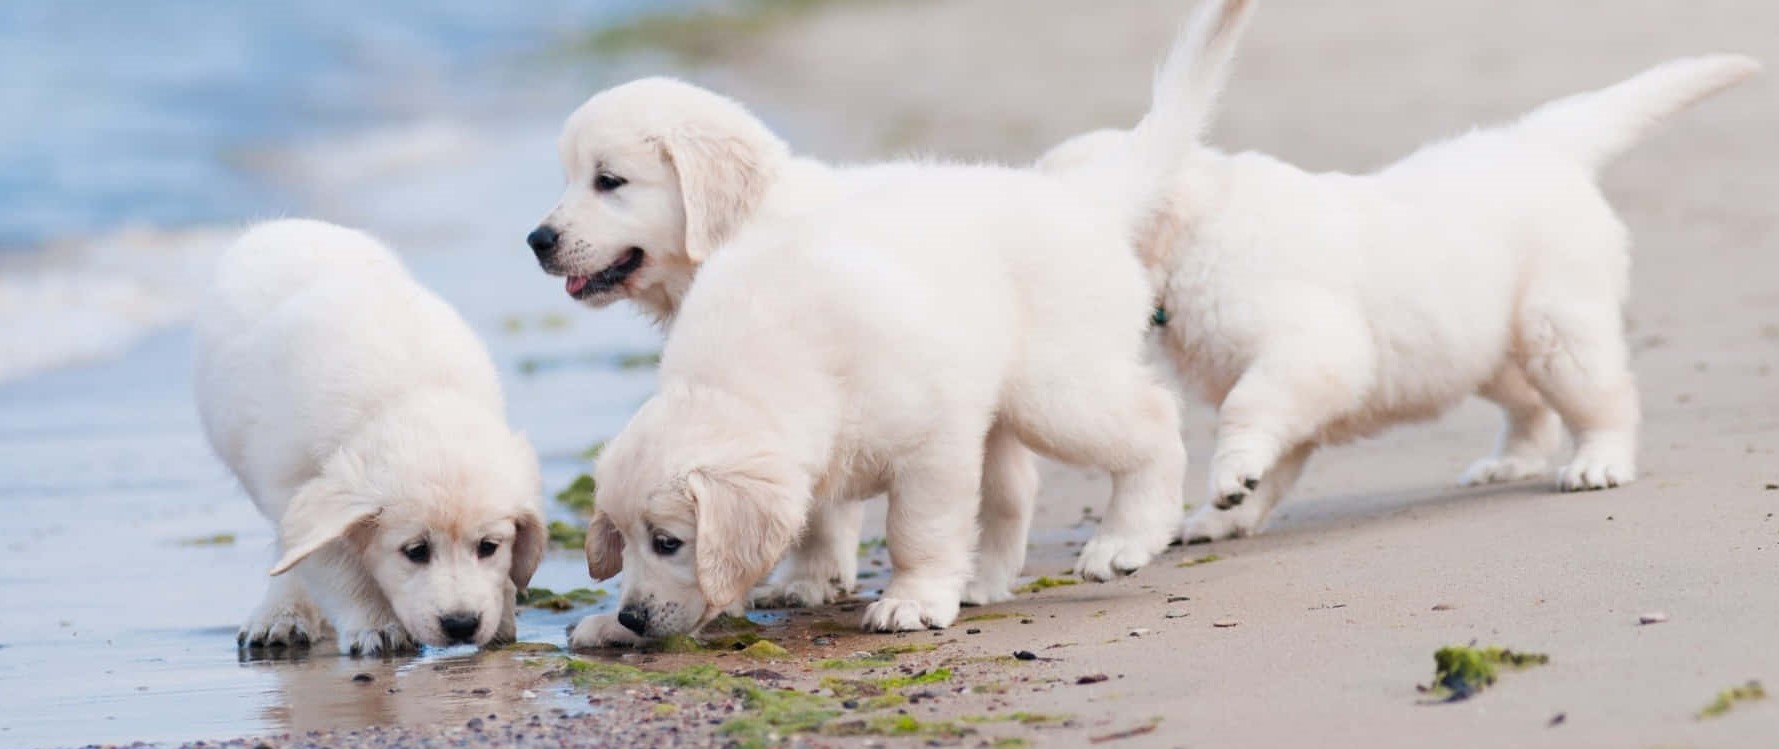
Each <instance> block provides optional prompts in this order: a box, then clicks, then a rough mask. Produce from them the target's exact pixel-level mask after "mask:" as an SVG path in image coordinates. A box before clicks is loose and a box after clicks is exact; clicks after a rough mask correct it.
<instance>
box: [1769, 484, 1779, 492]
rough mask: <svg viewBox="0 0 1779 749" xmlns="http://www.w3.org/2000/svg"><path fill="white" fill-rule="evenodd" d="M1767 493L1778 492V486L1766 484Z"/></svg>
mask: <svg viewBox="0 0 1779 749" xmlns="http://www.w3.org/2000/svg"><path fill="white" fill-rule="evenodd" d="M1767 491H1770V492H1771V491H1779V484H1767Z"/></svg>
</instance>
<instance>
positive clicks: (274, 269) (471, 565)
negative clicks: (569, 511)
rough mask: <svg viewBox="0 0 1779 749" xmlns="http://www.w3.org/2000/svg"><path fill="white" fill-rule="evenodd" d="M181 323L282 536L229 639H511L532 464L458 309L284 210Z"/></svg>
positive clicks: (394, 642) (220, 423)
mask: <svg viewBox="0 0 1779 749" xmlns="http://www.w3.org/2000/svg"><path fill="white" fill-rule="evenodd" d="M197 320H198V323H197V371H196V395H197V404H198V410H199V414H200V415H201V416H202V418H203V422H204V430H205V432H206V434H207V435H208V436H209V438H210V444H211V446H212V448H214V450H215V451H216V454H217V455H218V456H219V457H220V458H221V459H222V460H223V462H224V463H226V464H227V465H228V467H229V468H230V469H231V470H233V471H234V473H235V476H236V477H238V478H239V479H240V481H241V485H242V486H243V487H245V488H246V490H247V493H248V494H249V495H251V496H252V497H253V501H254V503H255V504H256V505H258V506H259V509H260V511H261V512H262V513H264V514H265V516H266V518H267V519H268V520H270V521H272V522H273V523H274V524H276V525H277V526H278V531H279V542H278V548H279V552H280V557H281V558H280V559H279V560H278V562H277V564H276V565H275V566H273V568H272V575H273V578H272V581H271V585H270V588H269V589H268V590H267V592H266V597H265V600H264V602H263V603H261V604H260V605H259V607H258V608H257V609H256V610H255V611H254V612H253V615H252V616H251V617H250V618H249V619H248V621H247V624H246V625H245V626H243V627H242V628H241V632H240V637H239V640H240V643H241V644H242V646H244V647H260V646H274V647H275V646H285V645H289V646H301V645H306V644H308V643H309V642H310V640H311V639H316V638H319V637H322V636H323V635H324V634H325V633H326V632H327V631H328V629H329V628H331V629H332V630H333V631H334V632H336V633H337V635H338V641H339V646H340V650H341V651H342V652H348V653H352V654H355V655H357V654H364V655H370V654H375V653H380V652H387V651H393V650H403V649H410V648H413V647H414V646H415V645H416V644H426V645H439V646H443V645H449V644H455V643H461V642H472V643H475V644H477V645H482V644H486V643H488V642H490V641H493V640H497V639H500V640H510V639H511V638H512V637H513V633H514V632H513V627H514V622H513V615H514V611H513V604H514V594H515V593H516V591H517V590H518V589H521V588H523V587H524V586H525V584H526V583H527V582H529V581H530V579H531V575H532V572H533V571H535V570H536V569H537V564H538V561H539V559H540V558H541V555H542V553H543V548H544V543H545V537H544V530H543V526H542V508H541V499H540V492H539V484H538V469H537V458H536V456H535V454H534V453H533V451H532V449H531V446H530V445H529V444H528V443H527V442H526V441H525V439H524V438H523V437H522V436H520V435H518V434H515V433H514V432H512V431H511V430H510V429H508V427H507V425H506V419H505V406H504V404H503V401H502V398H501V392H500V383H499V381H498V379H497V377H496V374H495V369H494V365H493V363H492V362H491V361H490V360H489V358H488V354H487V352H486V351H485V350H484V349H483V347H482V344H481V342H480V341H478V340H477V339H476V337H475V335H474V334H473V333H472V332H471V331H470V329H469V327H468V326H467V325H465V324H464V322H463V320H462V318H460V317H459V316H458V315H457V313H456V312H455V311H453V310H452V309H451V308H450V307H449V306H448V305H446V304H445V303H444V302H443V301H441V300H440V299H439V298H438V297H436V296H434V295H433V294H432V293H431V292H429V291H427V290H426V289H425V288H423V287H421V286H420V285H419V284H418V283H416V282H415V281H414V280H413V279H412V278H411V277H409V275H408V273H407V271H406V270H404V269H403V268H402V265H401V262H400V261H399V260H398V259H397V258H396V257H395V255H394V254H393V253H391V252H390V251H389V250H388V249H386V248H384V247H383V246H382V245H380V244H379V243H377V241H376V240H374V239H372V238H370V237H368V236H366V235H364V234H361V233H359V232H356V231H351V230H348V229H343V228H340V227H337V226H332V225H329V224H325V223H321V222H317V221H298V220H290V221H274V222H270V223H265V224H261V225H259V226H256V227H254V228H252V229H250V230H249V231H248V232H247V233H246V234H244V235H243V236H242V237H241V239H240V240H239V241H238V242H237V243H236V244H235V245H234V247H232V248H231V249H230V250H229V251H228V252H227V253H225V254H224V255H223V257H222V259H221V261H220V262H219V264H218V266H217V269H216V276H215V281H214V284H213V288H212V290H211V294H210V297H209V299H208V300H206V302H205V304H204V307H203V309H202V312H201V314H199V315H198V316H197ZM420 545H424V546H425V547H426V554H425V555H424V556H425V561H424V562H417V561H415V559H411V558H410V555H414V556H416V557H418V556H420V555H417V554H415V552H416V551H417V549H418V547H419V546H420ZM287 573H288V574H287ZM452 630H455V631H452Z"/></svg>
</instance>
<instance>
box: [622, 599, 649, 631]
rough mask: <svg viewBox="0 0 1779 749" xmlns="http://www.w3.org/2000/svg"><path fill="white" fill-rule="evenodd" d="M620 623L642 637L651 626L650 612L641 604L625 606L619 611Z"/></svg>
mask: <svg viewBox="0 0 1779 749" xmlns="http://www.w3.org/2000/svg"><path fill="white" fill-rule="evenodd" d="M618 623H619V624H622V625H624V628H625V629H628V630H630V631H632V632H635V633H636V636H637V637H641V636H643V633H644V632H647V631H648V628H649V612H648V610H647V609H644V608H643V607H641V606H625V607H624V608H623V610H622V611H619V612H618Z"/></svg>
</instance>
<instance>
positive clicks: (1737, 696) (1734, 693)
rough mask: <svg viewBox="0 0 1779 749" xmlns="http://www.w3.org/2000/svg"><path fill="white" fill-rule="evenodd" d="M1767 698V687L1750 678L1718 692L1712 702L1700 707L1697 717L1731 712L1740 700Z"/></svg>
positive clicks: (1709, 716) (1712, 716)
mask: <svg viewBox="0 0 1779 749" xmlns="http://www.w3.org/2000/svg"><path fill="white" fill-rule="evenodd" d="M1766 698H1767V690H1766V688H1765V687H1763V686H1761V684H1760V682H1758V681H1754V680H1749V682H1748V683H1747V684H1743V685H1741V686H1736V687H1730V688H1729V689H1725V690H1723V691H1721V692H1718V693H1717V698H1716V699H1713V700H1711V704H1709V705H1706V706H1705V707H1704V708H1702V709H1700V710H1699V713H1698V715H1697V716H1695V717H1697V718H1698V719H1699V720H1704V719H1706V718H1715V717H1717V716H1719V715H1723V714H1724V713H1727V712H1729V711H1730V708H1733V707H1735V706H1736V703H1738V702H1750V701H1753V700H1764V699H1766Z"/></svg>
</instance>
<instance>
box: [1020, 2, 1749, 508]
mask: <svg viewBox="0 0 1779 749" xmlns="http://www.w3.org/2000/svg"><path fill="white" fill-rule="evenodd" d="M1228 4H1229V5H1232V6H1237V7H1238V8H1239V7H1241V6H1244V5H1246V4H1247V3H1246V2H1244V0H1228ZM1238 15H1245V14H1244V13H1240V12H1238ZM1232 54H1233V45H1232V46H1231V47H1228V48H1225V49H1223V50H1222V52H1221V58H1222V60H1227V58H1228V57H1229V56H1230V55H1232ZM1220 62H1221V61H1220ZM1223 67H1224V66H1223V65H1222V64H1212V65H1206V66H1205V67H1204V68H1203V71H1204V73H1205V74H1206V75H1205V76H1204V77H1202V78H1201V79H1199V80H1198V81H1197V88H1196V90H1195V92H1194V93H1193V94H1192V95H1193V97H1194V98H1197V99H1199V100H1201V101H1204V102H1206V103H1207V106H1202V107H1198V108H1197V111H1200V112H1206V113H1208V111H1209V107H1208V103H1209V102H1210V101H1211V100H1212V99H1213V98H1214V97H1215V95H1216V93H1217V91H1218V89H1219V88H1220V87H1221V85H1222V83H1223V74H1222V72H1221V69H1222V68H1223ZM1758 69H1759V65H1758V64H1757V63H1755V62H1754V61H1753V60H1750V59H1748V58H1745V57H1739V56H1734V55H1715V56H1706V57H1697V58H1689V59H1683V60H1676V61H1673V62H1669V63H1666V64H1663V65H1659V66H1656V67H1654V68H1652V69H1650V70H1648V71H1646V72H1644V73H1643V74H1641V75H1638V76H1635V77H1633V78H1631V79H1629V80H1626V81H1624V82H1622V83H1619V84H1617V85H1614V86H1610V87H1608V88H1605V89H1601V90H1599V91H1594V92H1589V93H1583V94H1577V95H1574V96H1569V97H1566V98H1562V99H1558V100H1556V101H1553V102H1550V103H1548V104H1545V105H1544V106H1541V107H1538V108H1537V109H1534V110H1533V111H1532V112H1530V113H1529V114H1526V115H1525V116H1523V117H1521V118H1520V119H1519V120H1518V121H1516V122H1514V123H1511V124H1508V125H1505V126H1501V127H1495V128H1489V129H1481V130H1475V131H1472V132H1470V133H1467V134H1465V135H1462V136H1459V137H1456V138H1452V139H1449V140H1446V141H1443V142H1440V143H1435V144H1433V145H1429V146H1426V147H1424V148H1422V149H1420V150H1419V151H1416V152H1415V153H1414V154H1413V155H1410V156H1409V157H1407V158H1405V159H1403V160H1401V161H1398V162H1396V163H1395V164H1392V165H1390V166H1388V167H1386V168H1384V169H1383V170H1381V171H1378V172H1375V173H1371V174H1363V175H1346V174H1310V173H1307V172H1304V171H1303V170H1301V169H1297V168H1295V167H1292V166H1290V165H1288V164H1284V163H1282V162H1280V161H1278V160H1277V159H1274V158H1271V157H1268V156H1265V155H1262V154H1255V153H1242V154H1235V155H1227V154H1223V153H1219V152H1217V151H1216V150H1214V149H1212V148H1209V147H1205V146H1199V145H1197V143H1196V139H1195V142H1194V144H1193V147H1192V148H1190V149H1189V150H1188V153H1187V156H1186V159H1185V163H1184V168H1183V170H1182V171H1181V173H1180V175H1179V179H1178V181H1177V183H1176V184H1175V186H1174V188H1173V189H1172V196H1171V198H1170V200H1169V201H1168V203H1167V205H1166V207H1165V208H1164V209H1163V210H1161V211H1160V212H1158V213H1157V214H1156V215H1154V216H1151V217H1149V219H1148V220H1146V221H1145V222H1143V224H1141V227H1142V231H1143V232H1144V234H1145V235H1146V236H1145V237H1144V238H1143V239H1142V240H1141V245H1142V248H1143V254H1144V258H1145V264H1146V265H1147V266H1148V268H1149V273H1150V281H1151V285H1152V287H1153V292H1154V294H1155V296H1156V299H1157V300H1158V303H1159V306H1160V308H1161V309H1162V310H1165V313H1166V314H1165V317H1163V318H1161V319H1165V320H1166V324H1165V326H1164V327H1163V329H1162V331H1161V337H1162V339H1163V340H1164V342H1165V349H1166V351H1167V352H1168V354H1169V355H1170V356H1171V358H1172V359H1173V361H1174V364H1175V365H1176V366H1177V367H1178V369H1179V372H1180V375H1181V378H1182V379H1183V380H1184V381H1185V382H1187V383H1189V384H1190V385H1192V386H1195V387H1196V388H1197V389H1198V391H1199V394H1200V395H1201V396H1202V397H1203V398H1204V399H1205V400H1206V401H1208V402H1210V403H1213V404H1216V405H1217V407H1218V420H1219V423H1218V428H1217V448H1216V453H1215V455H1214V457H1213V458H1212V463H1211V467H1210V474H1211V491H1212V499H1213V502H1212V503H1210V504H1207V505H1206V506H1205V507H1204V508H1202V509H1201V510H1200V511H1199V512H1197V513H1195V514H1194V515H1193V516H1192V517H1191V518H1190V519H1188V521H1187V524H1186V526H1185V527H1184V529H1183V534H1184V536H1185V537H1186V539H1187V540H1189V541H1193V540H1214V539H1220V538H1228V537H1233V536H1242V535H1246V534H1249V533H1254V532H1257V531H1259V530H1260V529H1261V528H1262V527H1263V526H1264V524H1265V522H1266V519H1267V516H1268V514H1269V513H1270V512H1271V511H1272V508H1273V507H1274V505H1276V504H1277V502H1278V501H1279V499H1280V498H1281V497H1282V496H1283V495H1284V494H1285V493H1286V492H1287V491H1289V490H1290V488H1291V486H1292V484H1293V483H1295V482H1296V480H1297V478H1298V475H1299V474H1300V473H1301V472H1302V470H1303V466H1304V462H1305V461H1306V460H1307V459H1308V458H1309V455H1310V453H1311V452H1312V451H1314V450H1315V448H1316V447H1317V446H1319V445H1323V444H1330V443H1339V442H1342V441H1346V440H1351V439H1355V438H1358V437H1362V436H1366V435H1370V434H1374V433H1376V432H1378V431H1380V430H1382V429H1384V428H1386V427H1388V426H1390V425H1393V424H1398V423H1403V422H1408V421H1414V420H1421V419H1428V418H1432V417H1434V416H1437V415H1438V414H1440V413H1441V412H1443V411H1445V410H1446V409H1448V408H1450V407H1451V406H1453V405H1455V404H1456V403H1458V402H1459V401H1461V400H1463V399H1464V398H1465V397H1466V396H1469V395H1471V394H1473V393H1474V394H1480V395H1482V396H1483V397H1485V398H1487V399H1489V400H1491V401H1494V402H1495V403H1497V404H1499V405H1500V406H1501V407H1502V409H1503V411H1504V412H1505V414H1506V422H1507V424H1506V428H1505V429H1504V430H1503V432H1502V434H1501V437H1500V441H1499V444H1498V446H1497V448H1496V450H1495V452H1494V454H1492V455H1489V456H1487V457H1484V458H1482V459H1480V460H1478V461H1476V462H1475V463H1474V464H1472V466H1471V467H1470V469H1469V470H1468V471H1467V472H1465V474H1464V475H1463V476H1462V477H1461V479H1460V481H1461V482H1462V483H1465V484H1480V483H1487V482H1495V481H1513V480H1519V479H1525V478H1531V477H1534V476H1540V475H1544V474H1545V473H1546V472H1547V462H1546V461H1547V460H1548V459H1549V457H1550V455H1551V453H1553V452H1555V450H1556V449H1557V447H1558V445H1559V443H1560V441H1561V439H1562V431H1563V429H1564V428H1565V427H1566V428H1567V430H1568V432H1569V433H1570V434H1571V435H1572V436H1573V438H1574V442H1575V454H1574V456H1573V457H1572V458H1571V459H1570V461H1569V462H1568V464H1567V465H1565V466H1563V467H1562V468H1561V469H1560V470H1559V471H1558V472H1557V485H1558V487H1560V488H1561V489H1563V490H1565V491H1574V490H1588V489H1604V488H1608V487H1613V486H1618V485H1620V484H1624V483H1627V482H1629V481H1632V480H1633V479H1634V478H1635V477H1636V474H1637V468H1636V443H1637V424H1638V411H1639V409H1638V398H1637V389H1636V386H1635V383H1634V382H1633V379H1632V376H1631V372H1630V369H1629V366H1628V362H1627V359H1628V354H1627V349H1626V345H1625V340H1624V318H1623V313H1622V308H1623V305H1624V302H1625V298H1626V295H1627V285H1628V281H1629V278H1628V277H1629V266H1630V256H1629V254H1628V252H1627V251H1626V248H1627V246H1628V245H1629V236H1628V233H1627V231H1626V229H1625V226H1624V223H1623V222H1621V221H1620V220H1619V219H1618V217H1617V216H1616V215H1615V214H1614V213H1613V210H1612V207H1611V205H1609V204H1608V203H1607V201H1606V197H1605V196H1604V195H1603V194H1602V193H1601V191H1600V188H1599V186H1598V184H1597V174H1598V173H1599V171H1600V169H1601V168H1602V167H1603V166H1605V164H1606V163H1607V162H1608V161H1609V160H1611V159H1612V158H1613V157H1614V156H1617V155H1618V154H1620V153H1622V152H1623V151H1625V150H1626V149H1628V148H1630V147H1631V146H1632V145H1633V144H1635V143H1636V142H1637V140H1638V139H1639V138H1641V137H1642V136H1643V135H1644V134H1645V133H1646V132H1647V131H1648V130H1649V129H1650V128H1651V127H1653V126H1654V125H1655V124H1656V123H1657V122H1659V121H1660V120H1661V119H1663V118H1664V117H1666V116H1668V115H1670V114H1673V113H1675V112H1678V111H1680V110H1682V109H1685V108H1686V107H1688V106H1689V105H1692V104H1694V103H1696V102H1698V101H1699V100H1701V99H1703V98H1705V97H1707V96H1709V95H1711V94H1713V93H1715V92H1717V91H1720V90H1722V89H1724V88H1727V87H1729V86H1731V85H1734V84H1735V83H1737V82H1739V81H1741V80H1743V79H1745V78H1748V77H1749V76H1751V75H1753V74H1754V73H1755V71H1756V70H1758ZM1136 140H1137V138H1136V135H1135V134H1132V133H1127V132H1121V131H1101V132H1097V133H1091V134H1088V135H1084V136H1080V137H1078V138H1076V139H1074V140H1071V141H1068V142H1065V143H1063V144H1062V145H1059V146H1057V147H1056V148H1055V149H1053V150H1052V151H1051V152H1050V153H1049V154H1047V155H1045V157H1044V158H1043V159H1042V161H1041V162H1040V165H1041V168H1044V169H1045V170H1047V171H1050V172H1052V173H1056V174H1059V175H1066V174H1073V173H1079V172H1081V171H1082V170H1088V171H1092V170H1096V169H1101V168H1104V166H1105V165H1106V164H1108V163H1115V162H1118V161H1122V160H1124V159H1126V158H1127V157H1126V153H1127V152H1128V150H1129V149H1130V148H1131V147H1132V143H1133V142H1135V141H1136Z"/></svg>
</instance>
